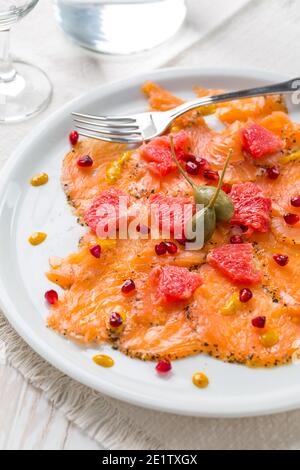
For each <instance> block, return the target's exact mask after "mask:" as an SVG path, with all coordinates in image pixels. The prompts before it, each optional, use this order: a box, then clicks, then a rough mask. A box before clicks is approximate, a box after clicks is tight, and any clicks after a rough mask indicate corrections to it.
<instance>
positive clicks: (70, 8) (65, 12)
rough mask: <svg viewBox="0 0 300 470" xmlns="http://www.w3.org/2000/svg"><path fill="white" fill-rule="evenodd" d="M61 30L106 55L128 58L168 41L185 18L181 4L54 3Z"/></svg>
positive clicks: (166, 0)
mask: <svg viewBox="0 0 300 470" xmlns="http://www.w3.org/2000/svg"><path fill="white" fill-rule="evenodd" d="M54 4H55V11H56V16H57V19H58V23H59V25H60V27H61V29H62V30H63V31H64V32H65V33H66V34H67V35H68V36H69V37H70V38H71V39H73V40H74V41H75V42H77V43H78V44H80V45H81V46H83V47H86V48H88V49H92V50H95V51H97V52H103V53H107V54H131V53H134V52H141V51H144V50H148V49H151V48H153V47H155V46H158V45H159V44H161V43H163V42H165V41H166V40H168V39H170V38H171V37H172V36H173V35H174V34H175V33H176V32H177V31H178V29H179V28H180V26H181V25H182V23H183V21H184V19H185V16H186V4H185V0H54Z"/></svg>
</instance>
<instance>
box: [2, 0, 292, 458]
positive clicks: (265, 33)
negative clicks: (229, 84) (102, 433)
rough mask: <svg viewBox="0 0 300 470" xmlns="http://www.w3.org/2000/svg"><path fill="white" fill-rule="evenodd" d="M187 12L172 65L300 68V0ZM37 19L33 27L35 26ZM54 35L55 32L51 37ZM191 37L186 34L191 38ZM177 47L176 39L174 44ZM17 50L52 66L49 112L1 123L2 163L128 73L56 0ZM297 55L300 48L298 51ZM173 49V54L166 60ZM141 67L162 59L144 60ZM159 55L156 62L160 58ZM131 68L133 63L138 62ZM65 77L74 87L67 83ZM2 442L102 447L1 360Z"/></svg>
mask: <svg viewBox="0 0 300 470" xmlns="http://www.w3.org/2000/svg"><path fill="white" fill-rule="evenodd" d="M188 2H189V5H190V8H191V11H190V18H191V19H192V21H193V22H194V24H195V26H196V29H197V28H198V29H199V31H200V36H201V38H200V40H199V41H198V42H197V44H196V46H195V45H193V47H189V48H188V49H187V50H186V51H185V52H181V53H180V54H179V56H178V57H176V58H174V57H175V55H176V54H175V53H174V51H173V53H172V54H171V55H172V56H173V58H170V54H168V52H169V51H164V52H162V59H161V61H165V62H168V63H169V64H170V65H190V66H196V65H197V66H200V67H201V66H203V67H205V66H208V67H210V66H216V65H219V66H224V65H227V66H235V67H243V68H250V67H256V68H262V69H267V70H273V71H275V72H282V73H285V74H287V75H291V76H292V75H295V76H296V75H299V71H298V70H297V67H298V64H299V57H298V56H297V54H298V52H297V51H298V46H297V44H298V40H299V32H298V28H299V18H300V5H299V3H300V2H296V1H295V0H294V1H293V0H272V2H271V1H270V0H231V1H230V2H224V1H223V0H214V1H213V2H212V1H211V0H188ZM33 25H34V28H33V27H32V26H33ZM49 38H50V39H51V40H50V41H49ZM188 41H189V39H187V42H188ZM169 47H170V48H172V46H171V45H170V46H169ZM14 51H15V52H16V53H17V54H18V55H19V56H21V57H22V58H28V59H30V61H32V62H35V63H38V64H39V65H40V66H41V67H43V68H44V69H45V70H46V71H48V73H49V75H50V77H51V79H52V82H53V84H54V99H53V102H52V104H51V106H50V108H49V109H48V110H47V112H46V113H44V115H41V116H40V117H38V118H36V119H35V120H31V121H28V122H26V123H23V124H20V125H18V126H6V127H3V126H2V127H0V165H1V162H4V161H5V160H6V159H7V158H9V156H10V154H11V152H12V151H13V149H14V148H15V147H16V145H17V144H18V142H19V141H20V139H21V138H23V136H24V135H25V134H26V133H27V132H28V131H30V129H31V128H32V127H33V126H34V124H35V122H38V121H39V120H40V119H43V117H44V116H45V115H48V114H49V113H50V112H51V111H52V110H54V109H56V108H57V107H59V106H60V105H61V104H63V103H64V102H66V101H67V100H69V99H71V98H73V97H74V96H78V95H79V94H80V93H82V92H84V91H86V90H87V89H90V88H91V87H93V86H96V85H99V84H100V83H101V82H102V81H103V82H104V81H107V80H110V79H116V78H120V77H122V76H123V77H124V76H126V75H129V74H130V71H132V67H130V64H128V63H127V62H130V60H128V61H127V60H126V61H121V60H116V59H114V58H107V57H106V58H104V57H100V56H95V55H93V54H89V53H87V52H86V51H84V50H82V49H80V48H77V47H76V46H74V45H73V44H71V43H69V42H68V41H67V40H66V39H65V38H64V37H63V36H62V34H61V33H60V32H59V31H58V30H57V28H56V26H55V22H54V19H53V16H52V10H51V0H42V2H40V4H39V5H38V7H37V8H36V10H35V11H34V12H33V13H32V14H31V15H29V16H28V17H27V18H26V19H25V20H23V22H21V24H20V25H19V26H18V27H17V28H16V31H15V34H14ZM295 54H296V55H295ZM168 55H169V60H167V59H168ZM134 60H139V69H143V68H144V69H147V67H149V64H150V66H152V67H153V66H156V65H160V63H159V62H158V63H156V62H157V59H154V60H152V59H151V60H150V59H149V57H147V61H146V62H147V64H146V63H144V62H145V61H143V57H141V58H139V59H134ZM155 60H156V62H155ZM133 70H134V69H133ZM66 83H68V85H69V84H70V86H68V87H66V86H65V84H66ZM0 396H1V401H0V449H101V447H100V446H99V445H97V444H96V443H95V442H93V441H92V440H91V439H89V438H88V437H86V436H85V435H83V434H82V433H81V432H80V430H78V428H77V427H76V426H74V425H72V424H70V423H69V422H68V421H67V420H66V419H65V418H64V416H63V415H62V414H61V412H60V411H59V410H56V409H54V408H53V407H52V406H51V405H50V404H49V403H48V402H47V400H46V398H45V397H44V395H43V394H42V393H41V392H40V391H38V390H36V389H34V388H33V387H32V386H30V385H28V384H27V383H26V382H25V381H24V379H23V378H22V377H21V375H20V374H19V373H18V372H17V371H15V370H14V369H12V368H10V367H9V366H7V365H0Z"/></svg>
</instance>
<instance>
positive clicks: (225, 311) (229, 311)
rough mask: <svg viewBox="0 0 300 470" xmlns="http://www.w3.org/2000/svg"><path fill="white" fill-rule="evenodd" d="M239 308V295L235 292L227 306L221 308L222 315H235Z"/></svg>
mask: <svg viewBox="0 0 300 470" xmlns="http://www.w3.org/2000/svg"><path fill="white" fill-rule="evenodd" d="M239 307H241V302H240V298H239V294H238V293H237V292H235V293H234V294H232V295H231V297H229V299H228V301H227V302H226V304H225V305H224V306H223V307H222V308H221V314H222V315H224V316H225V317H227V316H230V315H235V314H236V312H237V310H238V308H239Z"/></svg>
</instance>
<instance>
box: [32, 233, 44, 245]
mask: <svg viewBox="0 0 300 470" xmlns="http://www.w3.org/2000/svg"><path fill="white" fill-rule="evenodd" d="M46 238H47V234H46V233H43V232H34V233H33V234H32V235H30V237H29V238H28V241H29V243H30V244H31V245H33V246H37V245H40V244H41V243H43V242H44V241H45V240H46Z"/></svg>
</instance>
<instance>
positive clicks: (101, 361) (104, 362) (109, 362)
mask: <svg viewBox="0 0 300 470" xmlns="http://www.w3.org/2000/svg"><path fill="white" fill-rule="evenodd" d="M93 361H94V362H95V364H97V365H98V366H101V367H112V366H113V365H114V364H115V361H114V360H113V358H112V357H110V356H106V355H105V354H97V355H96V356H94V357H93Z"/></svg>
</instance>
